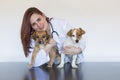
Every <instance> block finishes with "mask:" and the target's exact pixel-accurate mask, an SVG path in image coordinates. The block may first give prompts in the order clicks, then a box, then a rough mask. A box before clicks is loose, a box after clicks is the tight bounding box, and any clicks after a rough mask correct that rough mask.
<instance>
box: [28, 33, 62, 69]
mask: <svg viewBox="0 0 120 80" xmlns="http://www.w3.org/2000/svg"><path fill="white" fill-rule="evenodd" d="M32 38H33V39H34V40H35V47H34V51H33V54H32V59H31V64H30V67H32V66H33V65H34V61H35V58H36V55H37V53H38V51H39V50H40V49H41V48H45V46H46V45H47V44H48V43H49V40H50V38H52V37H51V35H50V34H49V33H48V32H47V31H35V32H34V33H33V34H32ZM49 56H50V61H49V63H48V67H52V65H53V62H54V59H55V58H57V59H60V55H59V53H58V47H57V46H54V47H52V48H51V50H50V52H49Z"/></svg>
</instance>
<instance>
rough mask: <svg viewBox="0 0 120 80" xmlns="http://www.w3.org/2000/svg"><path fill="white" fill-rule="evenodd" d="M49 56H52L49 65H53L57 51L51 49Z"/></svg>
mask: <svg viewBox="0 0 120 80" xmlns="http://www.w3.org/2000/svg"><path fill="white" fill-rule="evenodd" d="M49 56H50V61H49V63H48V67H52V65H53V62H54V59H55V56H56V54H55V52H53V51H50V53H49Z"/></svg>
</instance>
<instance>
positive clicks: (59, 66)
mask: <svg viewBox="0 0 120 80" xmlns="http://www.w3.org/2000/svg"><path fill="white" fill-rule="evenodd" d="M64 59H65V54H64V53H61V62H60V64H59V65H58V66H57V68H63V66H64Z"/></svg>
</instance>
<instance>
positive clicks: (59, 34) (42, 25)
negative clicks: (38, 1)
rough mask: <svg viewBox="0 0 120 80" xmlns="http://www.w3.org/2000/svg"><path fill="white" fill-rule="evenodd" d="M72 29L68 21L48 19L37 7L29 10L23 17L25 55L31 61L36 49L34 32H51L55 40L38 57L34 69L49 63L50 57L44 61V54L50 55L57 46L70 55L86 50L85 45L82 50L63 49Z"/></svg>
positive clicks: (82, 45) (22, 35) (22, 37)
mask: <svg viewBox="0 0 120 80" xmlns="http://www.w3.org/2000/svg"><path fill="white" fill-rule="evenodd" d="M70 28H71V26H70V25H69V24H68V22H67V21H65V20H62V19H56V18H48V17H47V16H46V15H45V14H44V13H43V12H41V11H40V10H39V9H37V8H35V7H31V8H28V9H27V10H26V12H25V14H24V16H23V21H22V26H21V41H22V45H23V50H24V54H25V56H26V57H28V58H29V62H30V61H31V57H32V51H33V47H34V44H35V42H34V40H33V39H31V34H32V33H33V32H34V31H43V30H48V31H50V32H51V34H52V36H53V39H51V40H50V42H49V43H50V44H48V45H47V46H46V47H45V50H42V51H40V52H39V54H38V55H37V57H36V60H35V64H34V67H37V66H40V65H42V64H44V63H46V62H47V61H49V59H48V56H46V59H44V60H45V61H44V60H42V62H43V63H41V55H40V54H42V53H45V54H49V51H50V49H51V47H53V46H55V45H57V46H58V48H59V53H61V51H64V52H65V51H66V52H68V53H70V54H71V53H72V54H74V53H75V54H76V53H81V52H82V51H83V49H84V47H85V46H84V44H81V45H80V48H76V49H75V50H73V49H72V46H69V47H64V48H62V43H63V42H64V40H65V39H66V33H67V31H68V30H69V29H70ZM44 57H45V56H44Z"/></svg>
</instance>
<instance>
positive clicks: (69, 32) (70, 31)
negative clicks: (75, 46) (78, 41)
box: [67, 29, 73, 37]
mask: <svg viewBox="0 0 120 80" xmlns="http://www.w3.org/2000/svg"><path fill="white" fill-rule="evenodd" d="M72 32H73V29H70V30H69V31H68V32H67V35H68V36H70V37H71V36H72Z"/></svg>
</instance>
